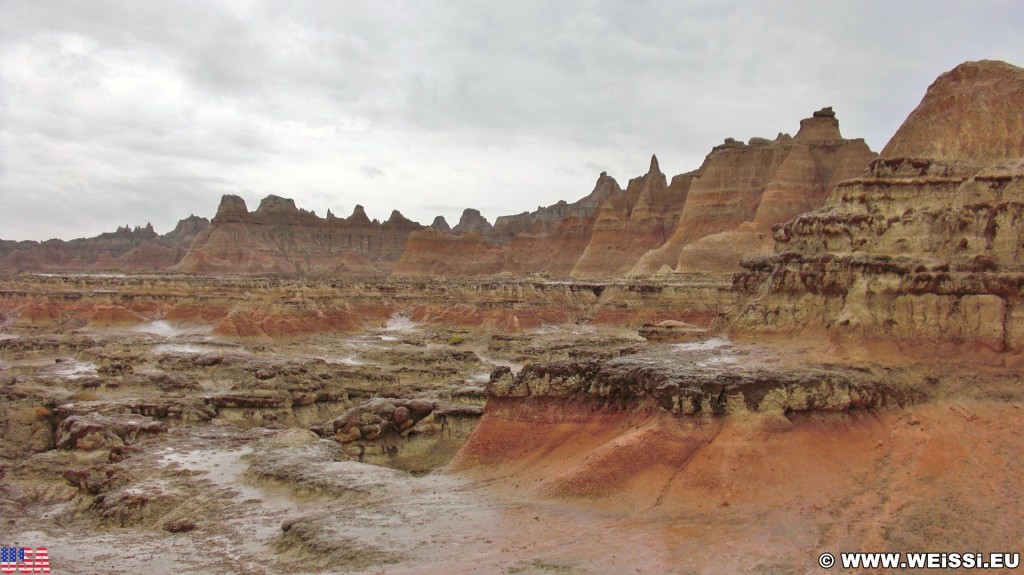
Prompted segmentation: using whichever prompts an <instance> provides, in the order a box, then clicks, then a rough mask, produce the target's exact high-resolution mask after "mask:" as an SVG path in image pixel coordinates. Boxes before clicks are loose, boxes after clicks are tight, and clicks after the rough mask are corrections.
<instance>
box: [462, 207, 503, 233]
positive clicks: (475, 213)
mask: <svg viewBox="0 0 1024 575" xmlns="http://www.w3.org/2000/svg"><path fill="white" fill-rule="evenodd" d="M493 227H494V226H492V225H491V222H488V221H487V218H485V217H483V216H482V215H480V210H474V209H473V208H466V209H465V210H464V211H463V212H462V217H461V218H459V223H457V224H455V227H454V228H452V231H453V232H455V233H457V234H468V233H472V232H476V233H478V234H486V233H487V232H489V231H491V229H492V228H493Z"/></svg>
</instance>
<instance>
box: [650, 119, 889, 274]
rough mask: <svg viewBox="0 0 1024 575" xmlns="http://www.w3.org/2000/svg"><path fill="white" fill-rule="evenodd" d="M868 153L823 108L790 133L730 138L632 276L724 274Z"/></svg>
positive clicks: (763, 250)
mask: <svg viewBox="0 0 1024 575" xmlns="http://www.w3.org/2000/svg"><path fill="white" fill-rule="evenodd" d="M874 157H875V154H874V152H872V151H871V150H870V149H869V148H868V147H867V144H865V143H864V141H863V140H860V139H857V140H847V139H844V138H843V137H842V135H841V133H840V132H839V122H838V121H837V120H836V118H835V114H834V113H833V112H832V110H831V109H830V108H825V109H823V110H819V111H818V112H815V113H814V115H813V116H812V117H811V118H807V119H805V120H802V121H801V122H800V131H799V132H798V133H797V135H796V137H795V138H792V137H789V136H788V135H785V134H780V135H779V136H778V137H777V138H776V139H775V140H774V141H768V140H765V139H763V138H752V139H751V140H750V143H749V144H744V143H742V142H737V141H735V140H732V139H728V140H726V142H725V143H724V144H722V145H720V146H717V147H715V148H714V149H713V150H712V151H711V153H710V154H709V155H708V157H707V158H706V159H705V160H704V164H703V165H702V166H701V168H700V169H699V170H698V171H697V172H696V174H695V175H694V177H693V181H692V183H691V185H690V192H689V196H688V198H687V200H686V204H685V206H684V207H683V209H682V212H681V213H680V215H679V221H678V224H677V225H676V227H675V230H674V232H673V233H672V234H671V237H669V238H668V239H667V240H666V241H665V242H664V244H663V245H662V246H660V247H658V249H655V250H652V251H651V252H649V253H647V254H645V255H644V256H643V257H642V258H640V259H639V261H638V262H637V263H636V265H635V266H634V267H633V273H634V274H649V273H654V272H657V271H658V270H659V269H661V268H663V267H665V266H668V267H669V268H672V269H675V270H676V271H681V272H695V271H705V272H730V271H734V270H736V269H737V268H738V263H739V260H740V259H742V258H743V257H745V256H751V255H757V254H767V253H771V251H772V237H771V226H772V225H773V224H777V223H781V222H784V221H786V220H788V219H790V218H792V217H793V216H795V215H797V214H800V213H803V212H805V211H808V210H811V209H814V208H817V207H818V206H820V205H821V204H822V202H823V201H824V199H825V198H826V197H827V195H828V193H829V191H830V190H831V189H832V188H833V187H834V186H835V184H836V183H837V182H839V181H841V180H843V179H846V178H849V177H851V176H854V175H857V174H859V173H861V172H863V171H864V170H865V169H866V168H867V165H868V162H870V161H871V160H872V159H874Z"/></svg>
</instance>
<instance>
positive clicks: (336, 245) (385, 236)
mask: <svg viewBox="0 0 1024 575" xmlns="http://www.w3.org/2000/svg"><path fill="white" fill-rule="evenodd" d="M422 228H423V226H421V225H420V224H418V223H416V222H413V221H410V220H408V219H406V218H405V217H403V216H402V214H401V213H399V212H398V211H397V210H395V211H393V212H392V213H391V217H390V218H388V220H387V221H386V222H384V223H380V222H378V221H376V220H373V221H370V218H369V217H368V216H367V215H366V212H365V211H364V210H363V207H362V206H358V205H357V206H356V207H355V209H354V210H353V211H352V215H351V216H349V217H347V218H344V219H341V218H337V217H334V214H332V213H330V212H328V214H327V217H326V218H320V217H318V216H317V215H316V214H314V213H313V212H310V211H307V210H303V209H299V208H297V207H296V206H295V202H294V201H293V200H290V199H285V198H281V197H278V196H274V195H270V196H267V197H266V198H264V199H263V200H262V201H261V202H260V205H259V207H258V208H256V211H254V212H251V213H250V212H249V210H248V208H247V207H246V205H245V200H243V199H242V198H240V197H238V196H232V195H226V196H224V197H223V198H222V199H221V203H220V207H218V208H217V215H216V216H215V217H214V218H213V221H212V222H211V225H210V227H209V229H207V230H205V231H204V232H203V233H201V234H199V235H198V236H197V237H196V239H195V241H194V242H193V243H192V246H191V249H189V252H188V254H187V255H186V256H185V257H184V258H183V259H182V261H181V262H180V263H178V265H176V266H174V267H173V269H174V270H177V271H186V272H200V273H248V274H255V273H308V274H361V275H378V274H386V273H388V272H390V271H391V269H392V268H393V267H394V264H395V262H397V261H398V258H399V256H400V255H401V253H402V250H403V249H404V248H405V241H406V238H407V237H408V236H409V234H410V233H411V232H413V231H415V230H419V229H422Z"/></svg>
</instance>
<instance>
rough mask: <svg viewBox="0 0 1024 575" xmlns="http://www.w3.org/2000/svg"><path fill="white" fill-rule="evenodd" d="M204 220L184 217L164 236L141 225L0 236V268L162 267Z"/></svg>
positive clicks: (0, 270) (182, 249)
mask: <svg viewBox="0 0 1024 575" xmlns="http://www.w3.org/2000/svg"><path fill="white" fill-rule="evenodd" d="M209 223H210V222H209V220H207V219H206V218H200V217H196V216H189V217H188V218H185V219H183V220H181V221H179V222H178V225H177V226H176V227H175V228H174V230H172V231H170V232H168V233H166V234H164V235H158V234H157V233H156V231H154V230H153V226H152V225H150V224H147V225H146V226H145V227H139V226H136V227H135V228H130V227H128V226H124V227H119V228H117V231H115V232H110V233H104V234H100V235H98V236H96V237H92V238H79V239H75V240H70V241H63V240H58V239H53V240H47V241H45V242H34V241H24V242H13V241H3V240H0V273H17V272H22V271H24V272H54V271H78V272H87V271H88V272H99V271H119V272H127V271H156V270H163V269H167V268H169V267H171V266H173V265H175V264H176V263H178V262H179V261H181V259H182V257H184V256H185V253H186V252H187V250H188V247H189V245H190V244H191V243H192V240H193V239H194V238H195V236H196V235H198V234H199V233H200V232H202V231H203V230H204V229H206V227H207V226H209Z"/></svg>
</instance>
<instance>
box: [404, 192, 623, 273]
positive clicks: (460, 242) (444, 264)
mask: <svg viewBox="0 0 1024 575" xmlns="http://www.w3.org/2000/svg"><path fill="white" fill-rule="evenodd" d="M620 192H621V190H620V189H619V186H618V184H617V183H616V182H615V180H614V179H613V178H611V177H610V176H608V175H607V174H605V173H602V174H601V176H600V177H599V178H598V180H597V183H596V184H595V185H594V190H593V191H592V192H591V193H590V194H588V195H587V196H585V197H583V198H581V199H580V200H578V201H576V202H573V203H571V204H570V203H567V202H565V201H561V202H558V203H556V204H553V205H551V206H547V207H538V208H537V210H536V211H534V212H523V213H521V214H517V215H514V216H500V217H499V218H498V219H497V220H496V221H495V223H494V225H493V226H491V224H489V223H487V221H486V220H484V219H483V218H482V217H481V216H480V213H479V212H477V211H476V210H466V212H464V213H463V215H462V220H461V221H460V222H459V225H457V226H455V228H454V229H453V230H452V233H446V232H447V231H446V230H445V229H444V226H431V229H427V230H423V231H420V232H414V233H412V234H410V236H409V240H408V243H407V245H406V248H405V252H404V253H403V254H402V257H401V260H400V261H399V262H398V266H397V267H396V269H395V274H396V275H404V276H425V275H439V274H440V275H445V276H449V277H451V276H479V275H490V274H499V273H513V274H527V273H544V274H548V275H551V276H555V277H568V275H569V272H570V270H572V268H573V266H574V265H576V261H577V260H578V259H579V257H580V255H582V254H583V251H584V250H585V249H586V247H587V244H588V243H589V242H590V235H591V229H592V227H593V224H594V219H595V214H596V211H597V207H598V205H600V203H601V202H602V201H603V200H604V199H605V198H607V197H609V196H610V195H612V194H614V193H620ZM435 223H436V221H435ZM485 224H486V225H485Z"/></svg>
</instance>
